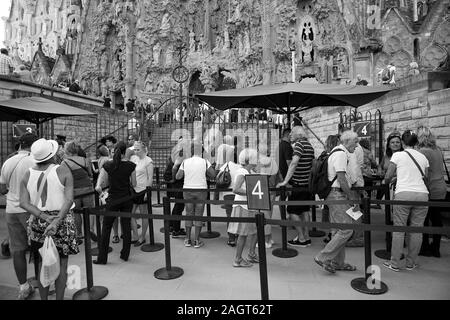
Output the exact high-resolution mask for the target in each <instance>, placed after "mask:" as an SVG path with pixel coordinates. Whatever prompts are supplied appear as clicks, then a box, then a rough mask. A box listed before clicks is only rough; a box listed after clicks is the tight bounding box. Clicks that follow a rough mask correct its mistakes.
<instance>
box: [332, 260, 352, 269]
mask: <svg viewBox="0 0 450 320" xmlns="http://www.w3.org/2000/svg"><path fill="white" fill-rule="evenodd" d="M331 265H332V266H333V268H334V269H335V270H336V271H356V266H353V265H351V264H349V263H345V262H344V264H343V265H342V266H339V265H338V264H337V263H336V262H334V261H332V262H331Z"/></svg>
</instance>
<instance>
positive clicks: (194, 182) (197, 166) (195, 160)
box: [180, 156, 211, 189]
mask: <svg viewBox="0 0 450 320" xmlns="http://www.w3.org/2000/svg"><path fill="white" fill-rule="evenodd" d="M210 166H211V163H210V162H209V161H208V160H205V159H202V158H200V157H199V156H192V157H191V158H188V159H185V160H183V162H182V163H181V166H180V170H183V171H184V185H183V188H186V189H206V188H207V187H208V185H207V183H206V170H207V169H208V168H209V167H210Z"/></svg>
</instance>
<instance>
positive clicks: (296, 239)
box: [288, 238, 311, 248]
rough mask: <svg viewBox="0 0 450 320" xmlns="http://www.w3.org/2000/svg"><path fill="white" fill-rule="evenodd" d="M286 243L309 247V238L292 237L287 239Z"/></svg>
mask: <svg viewBox="0 0 450 320" xmlns="http://www.w3.org/2000/svg"><path fill="white" fill-rule="evenodd" d="M288 244H290V245H291V246H298V247H302V248H306V247H309V246H310V245H311V240H305V241H300V240H298V238H295V239H292V240H289V241H288Z"/></svg>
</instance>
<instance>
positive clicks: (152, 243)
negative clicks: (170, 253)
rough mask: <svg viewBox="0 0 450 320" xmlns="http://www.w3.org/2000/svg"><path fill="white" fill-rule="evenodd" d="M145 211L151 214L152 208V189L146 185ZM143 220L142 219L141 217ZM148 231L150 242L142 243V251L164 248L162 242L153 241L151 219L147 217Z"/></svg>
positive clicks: (154, 250)
mask: <svg viewBox="0 0 450 320" xmlns="http://www.w3.org/2000/svg"><path fill="white" fill-rule="evenodd" d="M147 212H148V214H153V209H152V189H151V188H150V187H147ZM142 220H144V219H142ZM148 232H149V238H150V243H148V244H143V245H142V246H141V250H142V251H144V252H156V251H159V250H162V249H164V245H163V244H162V243H158V242H156V243H155V234H154V232H153V219H151V218H148Z"/></svg>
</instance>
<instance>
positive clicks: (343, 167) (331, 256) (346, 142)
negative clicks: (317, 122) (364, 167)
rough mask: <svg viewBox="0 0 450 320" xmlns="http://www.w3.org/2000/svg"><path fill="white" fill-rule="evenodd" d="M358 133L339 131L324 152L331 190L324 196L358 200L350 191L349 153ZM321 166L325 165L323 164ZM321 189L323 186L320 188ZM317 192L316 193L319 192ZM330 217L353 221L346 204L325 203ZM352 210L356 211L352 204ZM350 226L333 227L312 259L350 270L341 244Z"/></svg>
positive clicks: (349, 233)
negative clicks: (333, 143)
mask: <svg viewBox="0 0 450 320" xmlns="http://www.w3.org/2000/svg"><path fill="white" fill-rule="evenodd" d="M357 142H358V135H357V134H356V133H355V132H353V131H345V132H344V133H343V134H342V135H341V144H340V145H338V146H337V147H335V148H334V149H333V150H332V151H331V153H330V155H329V156H328V160H327V166H326V170H327V172H328V181H329V184H328V185H329V186H330V187H331V190H329V192H328V194H327V192H322V193H321V195H322V197H324V198H325V199H326V200H358V198H359V197H358V194H357V193H355V192H354V191H352V190H351V189H350V188H351V185H352V181H351V177H350V176H349V175H348V173H349V172H350V168H349V165H350V162H349V158H350V157H349V155H350V154H351V153H353V152H354V151H355V148H356V144H357ZM324 167H325V166H324ZM321 191H323V190H321ZM319 196H320V195H319ZM328 207H329V210H330V221H331V222H332V223H353V219H352V218H351V217H350V216H349V215H348V214H347V210H348V209H350V208H351V206H350V205H349V204H329V205H328ZM353 211H355V212H356V211H359V206H358V205H356V206H355V207H354V208H353ZM352 234H353V230H342V229H336V230H335V232H334V234H333V237H332V238H331V240H330V242H328V243H327V245H326V246H325V248H323V250H322V251H320V252H319V254H318V255H317V256H316V257H315V258H314V261H315V262H316V263H317V264H318V265H319V266H321V267H322V268H324V269H325V270H326V271H328V272H330V273H335V272H336V271H338V270H339V271H354V270H356V267H355V266H353V265H351V264H349V263H347V262H345V244H346V243H347V241H348V240H349V239H350V238H351V236H352Z"/></svg>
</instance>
